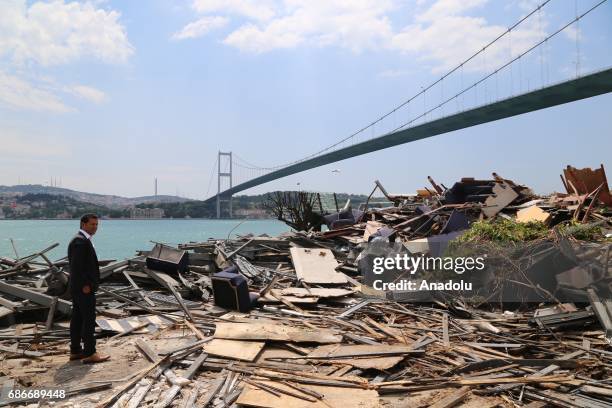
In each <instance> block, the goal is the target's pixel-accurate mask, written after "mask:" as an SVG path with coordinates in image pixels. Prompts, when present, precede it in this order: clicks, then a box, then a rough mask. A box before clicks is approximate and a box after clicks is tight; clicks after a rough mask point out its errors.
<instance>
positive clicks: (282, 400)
mask: <svg viewBox="0 0 612 408" xmlns="http://www.w3.org/2000/svg"><path fill="white" fill-rule="evenodd" d="M259 382H260V383H262V384H264V385H269V386H272V387H275V388H280V389H283V390H286V391H288V392H295V393H298V394H301V393H300V392H299V391H296V390H295V389H293V388H290V387H289V386H287V385H285V384H281V383H278V382H274V381H263V380H262V381H259ZM300 386H301V387H304V388H307V389H309V390H312V391H315V392H317V393H319V394H323V395H324V398H323V400H319V401H317V402H309V401H306V400H303V399H300V398H296V397H293V396H291V395H286V394H280V396H279V397H277V396H275V395H272V394H270V393H269V392H268V391H263V390H261V389H259V388H256V387H255V386H253V385H251V384H246V385H245V387H244V390H243V391H242V394H240V397H239V398H238V400H237V401H236V403H237V404H238V405H244V406H247V407H261V408H287V407H291V408H353V407H354V408H378V407H380V403H379V400H378V392H376V391H375V390H362V389H358V388H351V389H350V390H347V389H346V388H344V387H328V386H322V385H311V384H308V385H300ZM302 395H306V394H302Z"/></svg>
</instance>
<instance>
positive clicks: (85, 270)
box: [68, 231, 100, 293]
mask: <svg viewBox="0 0 612 408" xmlns="http://www.w3.org/2000/svg"><path fill="white" fill-rule="evenodd" d="M68 262H69V263H70V288H71V291H72V293H82V290H83V286H85V285H89V287H90V288H91V290H92V292H95V291H96V290H97V289H98V282H99V281H100V265H99V264H98V256H97V255H96V250H95V249H94V247H93V244H92V243H91V241H90V240H88V239H87V238H85V236H84V235H83V234H82V233H81V232H80V231H79V232H78V233H77V234H76V235H75V236H74V238H72V241H70V244H69V245H68Z"/></svg>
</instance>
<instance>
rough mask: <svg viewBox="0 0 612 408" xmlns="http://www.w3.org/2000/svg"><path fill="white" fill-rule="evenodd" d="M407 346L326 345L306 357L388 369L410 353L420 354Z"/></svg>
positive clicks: (333, 362)
mask: <svg viewBox="0 0 612 408" xmlns="http://www.w3.org/2000/svg"><path fill="white" fill-rule="evenodd" d="M421 353H422V352H421V351H418V352H417V351H415V350H413V349H412V348H411V347H409V346H399V345H387V344H381V345H368V344H358V345H336V344H331V345H326V346H320V347H317V348H316V349H314V350H313V351H312V352H310V353H309V354H308V355H307V356H306V357H307V358H308V359H316V358H317V357H320V358H321V360H325V361H326V362H328V363H331V364H347V365H351V366H353V367H356V368H361V369H365V370H367V369H376V370H388V369H389V368H391V367H394V366H395V365H396V364H398V363H399V362H400V361H402V360H403V359H404V358H405V357H406V356H408V355H410V354H421Z"/></svg>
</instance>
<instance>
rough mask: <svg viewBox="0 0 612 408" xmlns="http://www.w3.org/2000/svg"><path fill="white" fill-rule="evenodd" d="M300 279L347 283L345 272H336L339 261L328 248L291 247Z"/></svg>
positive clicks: (315, 281)
mask: <svg viewBox="0 0 612 408" xmlns="http://www.w3.org/2000/svg"><path fill="white" fill-rule="evenodd" d="M290 252H291V260H292V262H293V266H294V268H295V273H296V275H297V277H298V279H300V280H303V281H304V282H306V283H315V284H325V283H347V282H348V281H347V279H346V276H345V275H344V274H343V273H339V272H336V267H338V261H336V258H335V257H334V254H333V253H332V251H331V250H329V249H326V248H290Z"/></svg>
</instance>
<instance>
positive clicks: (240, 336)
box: [215, 322, 342, 344]
mask: <svg viewBox="0 0 612 408" xmlns="http://www.w3.org/2000/svg"><path fill="white" fill-rule="evenodd" d="M215 338H218V339H233V340H276V341H289V342H298V343H299V342H312V343H322V344H326V343H340V342H341V341H342V336H341V335H339V334H335V333H334V332H333V331H331V330H324V329H308V328H300V327H291V326H285V325H280V324H274V323H258V322H253V323H217V326H216V330H215Z"/></svg>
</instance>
